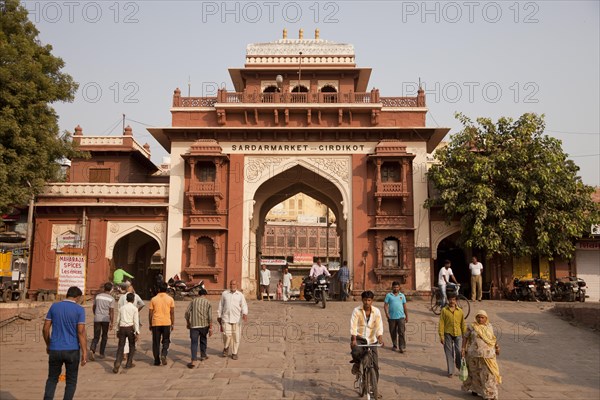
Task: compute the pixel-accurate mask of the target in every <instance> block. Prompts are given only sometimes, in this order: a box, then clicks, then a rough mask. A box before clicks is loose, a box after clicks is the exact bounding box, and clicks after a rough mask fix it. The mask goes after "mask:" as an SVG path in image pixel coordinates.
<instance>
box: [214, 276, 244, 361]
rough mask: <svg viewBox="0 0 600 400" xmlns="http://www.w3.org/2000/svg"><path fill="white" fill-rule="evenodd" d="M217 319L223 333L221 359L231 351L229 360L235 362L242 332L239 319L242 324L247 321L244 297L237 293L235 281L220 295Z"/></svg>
mask: <svg viewBox="0 0 600 400" xmlns="http://www.w3.org/2000/svg"><path fill="white" fill-rule="evenodd" d="M217 317H218V318H217V322H218V323H219V325H220V326H221V331H222V332H223V357H227V356H228V354H229V350H230V349H231V358H232V359H233V360H237V359H238V354H237V353H238V349H239V346H240V334H241V330H242V329H241V326H240V318H241V319H243V320H244V322H246V321H247V320H248V304H247V303H246V299H245V298H244V295H243V294H242V293H240V292H238V291H237V281H236V280H235V279H232V280H231V281H230V282H229V290H225V291H224V292H223V293H222V294H221V301H219V308H218V310H217Z"/></svg>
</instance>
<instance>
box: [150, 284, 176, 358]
mask: <svg viewBox="0 0 600 400" xmlns="http://www.w3.org/2000/svg"><path fill="white" fill-rule="evenodd" d="M148 308H149V310H148V322H149V323H150V330H151V331H152V354H153V355H154V365H161V363H162V365H167V354H168V352H169V344H170V343H171V331H172V330H173V329H175V302H174V301H173V298H172V297H171V296H169V295H168V294H167V284H166V283H164V282H163V283H162V284H161V285H160V286H159V287H158V294H157V295H156V296H154V297H153V298H152V300H150V306H149V307H148ZM161 339H162V350H161V348H160V345H161Z"/></svg>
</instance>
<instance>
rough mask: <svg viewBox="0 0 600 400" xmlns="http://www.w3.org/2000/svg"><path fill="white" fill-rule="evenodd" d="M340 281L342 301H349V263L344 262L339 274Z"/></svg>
mask: <svg viewBox="0 0 600 400" xmlns="http://www.w3.org/2000/svg"><path fill="white" fill-rule="evenodd" d="M337 278H338V281H339V282H340V291H341V293H340V295H341V296H340V300H341V301H346V300H347V299H348V283H349V282H350V270H349V269H348V261H344V262H343V263H342V266H341V267H340V270H339V271H338V273H337Z"/></svg>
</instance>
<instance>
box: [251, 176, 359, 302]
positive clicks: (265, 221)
mask: <svg viewBox="0 0 600 400" xmlns="http://www.w3.org/2000/svg"><path fill="white" fill-rule="evenodd" d="M254 200H255V202H256V203H255V206H254V209H255V212H254V214H253V215H254V218H253V219H252V222H251V231H254V232H255V233H256V234H255V236H254V238H253V239H252V240H253V241H254V243H255V245H256V258H255V261H256V263H255V265H249V268H251V269H253V270H254V271H251V272H254V273H249V274H248V275H249V276H255V277H256V280H257V282H256V285H258V284H259V282H258V279H259V278H258V277H259V274H258V270H259V269H260V265H261V260H269V261H267V262H266V263H267V265H268V266H270V267H269V269H270V270H271V282H270V286H271V290H270V292H269V293H276V287H277V283H278V282H279V279H280V276H281V275H280V274H281V271H282V269H283V267H284V266H285V265H287V266H288V267H289V269H290V272H291V273H292V276H293V277H294V279H293V281H292V289H293V290H294V292H293V293H294V294H299V289H300V283H301V281H302V278H303V277H305V276H307V275H308V273H309V271H310V267H311V266H312V264H313V262H314V260H315V259H316V258H317V257H318V258H319V259H321V260H322V262H323V263H327V264H328V266H329V268H330V272H332V274H334V273H335V271H337V270H338V269H339V266H340V265H341V263H342V262H343V261H344V260H346V258H347V251H348V245H347V243H346V241H347V233H346V229H347V225H346V221H345V220H344V218H343V215H344V214H343V206H342V204H343V201H342V194H341V193H340V191H339V189H338V188H337V187H336V186H335V185H334V184H333V183H332V182H331V181H329V180H328V179H326V178H325V177H323V176H321V175H319V174H317V173H315V172H313V171H311V170H309V169H307V168H305V167H304V166H300V165H296V166H294V167H292V168H290V169H288V170H286V171H284V172H282V173H280V174H278V175H276V176H274V177H273V178H271V179H269V180H268V181H266V182H264V183H263V184H262V185H261V186H260V187H259V188H258V190H257V191H256V193H255V196H254ZM255 290H256V293H257V296H258V292H259V291H258V289H257V287H256V289H255ZM338 292H339V290H338V288H337V286H335V285H334V286H333V287H332V288H331V294H332V295H333V296H335V295H337V294H338Z"/></svg>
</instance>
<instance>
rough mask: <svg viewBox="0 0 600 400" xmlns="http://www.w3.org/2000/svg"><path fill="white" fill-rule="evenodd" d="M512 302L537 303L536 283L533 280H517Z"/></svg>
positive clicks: (511, 297)
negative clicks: (525, 301)
mask: <svg viewBox="0 0 600 400" xmlns="http://www.w3.org/2000/svg"><path fill="white" fill-rule="evenodd" d="M510 299H511V300H529V301H535V300H536V298H535V281H534V280H533V279H522V278H515V279H514V280H513V289H512V291H511V292H510Z"/></svg>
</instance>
